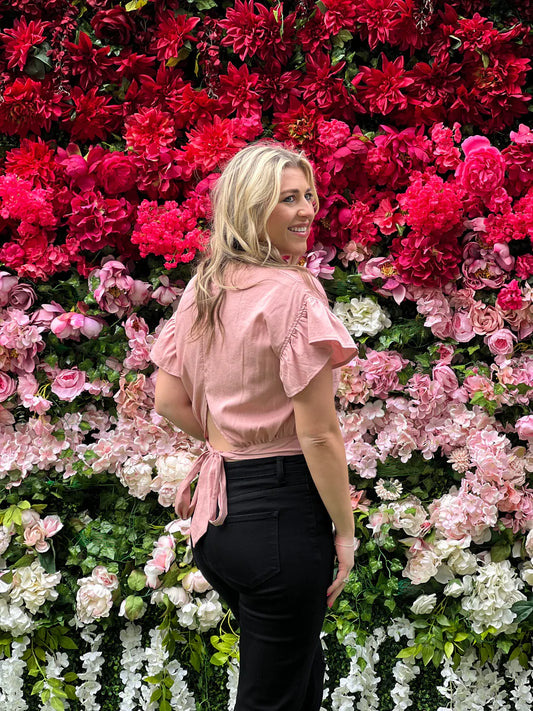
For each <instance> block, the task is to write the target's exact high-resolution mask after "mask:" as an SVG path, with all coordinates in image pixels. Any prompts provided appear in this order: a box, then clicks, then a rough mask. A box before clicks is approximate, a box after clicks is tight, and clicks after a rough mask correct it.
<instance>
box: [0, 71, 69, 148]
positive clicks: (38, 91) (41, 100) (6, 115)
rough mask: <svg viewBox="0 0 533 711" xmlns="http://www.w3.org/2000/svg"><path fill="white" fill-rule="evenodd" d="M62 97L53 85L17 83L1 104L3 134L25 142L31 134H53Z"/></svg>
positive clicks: (29, 82) (22, 80)
mask: <svg viewBox="0 0 533 711" xmlns="http://www.w3.org/2000/svg"><path fill="white" fill-rule="evenodd" d="M60 102H61V96H60V95H59V94H56V93H55V92H54V89H53V87H52V85H51V84H50V83H49V82H46V81H44V82H38V81H33V79H30V78H29V77H28V78H27V79H15V81H14V82H13V84H10V85H8V86H7V87H5V89H4V96H3V101H2V102H1V103H0V133H7V134H9V135H10V136H12V135H15V134H16V135H19V136H21V137H22V138H25V137H26V136H27V134H28V133H35V134H39V133H40V132H41V131H43V130H45V131H49V130H50V126H51V124H52V121H53V120H55V119H57V118H58V117H59V116H60V114H61V106H60Z"/></svg>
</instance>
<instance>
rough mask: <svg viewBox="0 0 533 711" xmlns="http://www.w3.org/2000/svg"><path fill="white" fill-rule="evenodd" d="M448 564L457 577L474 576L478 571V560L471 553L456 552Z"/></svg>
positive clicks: (450, 557)
mask: <svg viewBox="0 0 533 711" xmlns="http://www.w3.org/2000/svg"><path fill="white" fill-rule="evenodd" d="M446 562H447V563H448V565H449V566H450V568H451V569H452V570H453V572H454V573H456V574H457V575H467V574H468V575H472V573H475V572H476V571H477V569H478V562H477V558H476V556H475V555H474V554H473V553H470V551H465V550H455V551H453V553H451V554H450V556H449V558H448V560H447V561H446Z"/></svg>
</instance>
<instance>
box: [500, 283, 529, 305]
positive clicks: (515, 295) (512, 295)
mask: <svg viewBox="0 0 533 711" xmlns="http://www.w3.org/2000/svg"><path fill="white" fill-rule="evenodd" d="M496 303H497V304H498V306H499V307H500V308H501V309H502V310H503V311H519V310H520V309H521V308H522V307H523V306H524V298H523V294H522V290H521V289H520V287H519V285H518V282H517V281H516V279H513V280H512V281H511V282H509V284H506V285H505V286H504V287H503V288H502V289H501V290H500V292H499V294H498V297H497V299H496Z"/></svg>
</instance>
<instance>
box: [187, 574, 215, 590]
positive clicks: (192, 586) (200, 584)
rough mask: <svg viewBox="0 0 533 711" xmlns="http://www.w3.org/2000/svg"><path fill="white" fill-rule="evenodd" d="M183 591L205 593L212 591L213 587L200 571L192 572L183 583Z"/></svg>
mask: <svg viewBox="0 0 533 711" xmlns="http://www.w3.org/2000/svg"><path fill="white" fill-rule="evenodd" d="M181 584H182V585H183V589H184V590H186V591H187V592H196V593H204V592H207V591H208V590H211V585H209V583H208V582H207V580H206V579H205V578H204V576H203V575H202V573H201V572H200V571H199V570H194V571H193V570H191V571H190V572H189V573H187V575H186V576H185V577H184V578H183V580H182V581H181Z"/></svg>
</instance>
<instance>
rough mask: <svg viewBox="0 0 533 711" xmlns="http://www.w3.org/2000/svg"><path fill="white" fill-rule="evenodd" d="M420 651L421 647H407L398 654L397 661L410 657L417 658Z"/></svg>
mask: <svg viewBox="0 0 533 711" xmlns="http://www.w3.org/2000/svg"><path fill="white" fill-rule="evenodd" d="M418 651H419V645H415V646H414V647H406V648H405V649H402V650H400V651H399V652H398V654H397V655H396V658H397V659H409V658H410V657H416V655H417V654H418Z"/></svg>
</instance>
